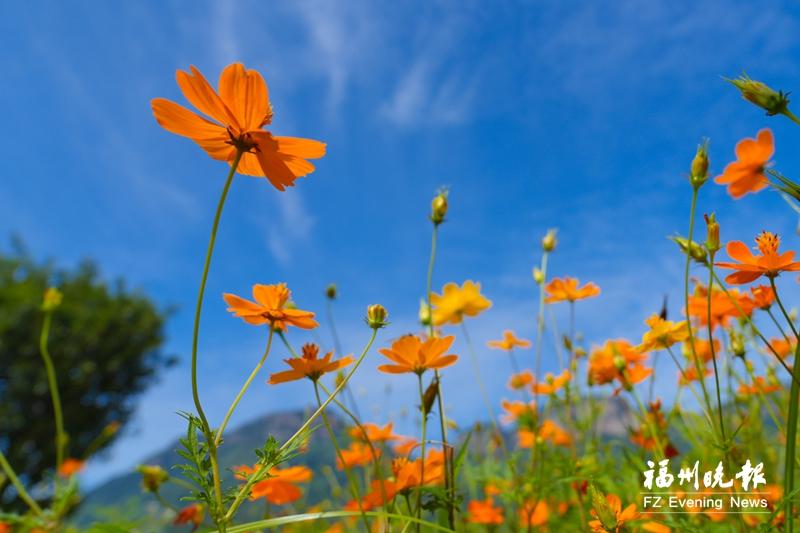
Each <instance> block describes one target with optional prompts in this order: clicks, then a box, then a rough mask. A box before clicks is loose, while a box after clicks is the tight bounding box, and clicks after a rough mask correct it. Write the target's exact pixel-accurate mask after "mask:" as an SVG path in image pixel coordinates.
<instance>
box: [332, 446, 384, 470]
mask: <svg viewBox="0 0 800 533" xmlns="http://www.w3.org/2000/svg"><path fill="white" fill-rule="evenodd" d="M380 456H381V450H380V448H376V449H375V455H373V454H372V448H370V447H369V445H367V444H364V443H363V442H353V443H351V444H350V447H349V448H346V449H344V450H342V457H341V458H339V457H337V458H336V468H338V469H339V470H342V469H343V466H342V461H344V467H346V468H353V467H356V466H364V465H368V464H370V463H371V462H372V461H373V460H376V459H377V458H379V457H380Z"/></svg>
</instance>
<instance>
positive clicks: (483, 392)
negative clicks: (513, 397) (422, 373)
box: [461, 320, 505, 449]
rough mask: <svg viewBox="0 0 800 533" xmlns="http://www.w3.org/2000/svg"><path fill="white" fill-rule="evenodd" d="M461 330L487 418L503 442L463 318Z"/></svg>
mask: <svg viewBox="0 0 800 533" xmlns="http://www.w3.org/2000/svg"><path fill="white" fill-rule="evenodd" d="M461 331H463V332H464V339H465V340H466V341H467V347H468V348H469V354H470V359H471V360H472V366H473V368H474V370H475V379H476V380H477V382H478V388H479V389H480V390H481V396H482V397H483V403H484V404H485V406H486V410H487V412H488V414H489V420H491V422H492V426H493V428H494V431H495V434H497V436H498V437H499V438H500V440H501V442H503V437H502V434H501V433H500V426H499V425H498V424H497V419H496V418H495V416H494V410H493V409H492V402H491V400H490V399H489V393H488V392H487V391H486V385H485V384H484V383H483V378H482V377H481V368H480V365H479V364H478V356H477V355H476V353H475V348H474V347H473V346H472V340H471V339H470V336H469V332H468V331H467V324H466V322H464V321H463V320H462V321H461ZM503 449H505V443H504V442H503Z"/></svg>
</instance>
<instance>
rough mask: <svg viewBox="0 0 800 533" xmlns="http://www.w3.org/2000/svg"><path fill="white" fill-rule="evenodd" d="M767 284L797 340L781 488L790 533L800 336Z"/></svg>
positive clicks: (799, 389) (799, 396)
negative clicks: (782, 484)
mask: <svg viewBox="0 0 800 533" xmlns="http://www.w3.org/2000/svg"><path fill="white" fill-rule="evenodd" d="M769 283H770V285H771V286H772V292H773V293H774V294H775V301H776V302H778V307H780V309H781V312H782V313H783V316H784V318H785V319H786V321H787V322H788V323H789V327H791V328H792V333H794V336H795V338H796V339H797V345H796V347H795V351H794V362H795V364H794V368H793V372H792V377H793V378H795V379H793V380H792V387H791V389H790V390H789V416H788V421H787V423H786V457H785V462H784V470H785V479H784V488H783V494H784V495H785V496H784V497H785V501H784V505H785V506H786V509H785V511H784V516H785V517H786V532H787V533H792V532H793V531H794V494H792V493H793V492H794V471H795V465H794V462H795V455H796V453H797V407H798V406H797V402H798V399H800V385H798V381H797V380H798V379H800V364H797V361H798V359H800V336H798V334H797V329H796V328H795V326H794V323H793V322H792V319H791V317H790V316H789V313H787V312H786V308H785V307H784V306H783V302H782V301H781V298H780V296H778V289H777V287H776V286H775V277H774V276H769Z"/></svg>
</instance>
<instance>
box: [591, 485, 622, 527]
mask: <svg viewBox="0 0 800 533" xmlns="http://www.w3.org/2000/svg"><path fill="white" fill-rule="evenodd" d="M589 497H590V498H591V501H592V508H593V509H594V512H595V513H596V514H597V518H598V519H599V520H600V523H601V524H603V527H604V528H605V529H607V530H609V531H616V529H617V513H616V512H615V511H614V509H612V508H611V505H610V504H609V503H608V500H607V499H606V497H605V496H604V495H603V493H602V492H600V491H599V490H598V489H597V487H595V485H594V483H590V484H589Z"/></svg>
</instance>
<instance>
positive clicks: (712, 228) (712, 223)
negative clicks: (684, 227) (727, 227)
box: [705, 213, 722, 256]
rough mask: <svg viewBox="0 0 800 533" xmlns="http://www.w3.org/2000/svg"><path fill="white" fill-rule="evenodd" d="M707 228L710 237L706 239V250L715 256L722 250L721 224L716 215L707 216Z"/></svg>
mask: <svg viewBox="0 0 800 533" xmlns="http://www.w3.org/2000/svg"><path fill="white" fill-rule="evenodd" d="M705 219H706V226H707V228H708V236H707V237H706V249H707V250H708V252H709V253H710V254H711V255H712V256H713V255H714V254H715V253H717V252H718V251H719V249H720V248H722V245H721V244H720V242H719V222H717V219H716V217H715V216H714V213H711V214H710V215H706V216H705Z"/></svg>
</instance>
